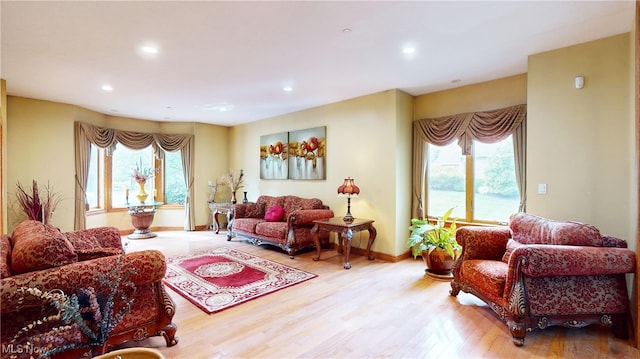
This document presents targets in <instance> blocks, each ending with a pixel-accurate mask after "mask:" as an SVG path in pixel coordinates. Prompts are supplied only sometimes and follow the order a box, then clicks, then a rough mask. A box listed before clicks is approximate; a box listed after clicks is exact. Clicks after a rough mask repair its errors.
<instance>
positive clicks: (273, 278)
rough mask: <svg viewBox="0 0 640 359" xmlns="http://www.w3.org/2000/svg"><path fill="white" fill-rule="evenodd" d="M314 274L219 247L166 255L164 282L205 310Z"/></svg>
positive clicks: (223, 307)
mask: <svg viewBox="0 0 640 359" xmlns="http://www.w3.org/2000/svg"><path fill="white" fill-rule="evenodd" d="M315 277H316V275H315V274H312V273H308V272H305V271H301V270H299V269H295V268H292V267H289V266H286V265H284V264H280V263H276V262H273V261H270V260H268V259H263V258H260V257H256V256H254V255H251V254H249V253H245V252H242V251H239V250H237V249H232V248H227V247H222V248H215V249H210V250H207V251H206V252H199V253H196V254H193V255H189V256H183V257H175V258H167V273H166V275H165V277H164V283H165V284H166V285H167V286H169V287H170V288H171V289H173V290H175V291H176V292H177V293H178V294H180V295H182V296H183V297H185V298H186V299H187V300H189V301H190V302H191V303H193V304H195V305H196V306H198V307H199V308H200V309H202V310H204V311H205V312H207V313H215V312H219V311H221V310H224V309H227V308H229V307H232V306H234V305H238V304H240V303H244V302H246V301H249V300H252V299H255V298H258V297H260V296H263V295H265V294H269V293H273V292H275V291H278V290H280V289H283V288H286V287H289V286H292V285H294V284H298V283H302V282H304V281H306V280H309V279H312V278H315Z"/></svg>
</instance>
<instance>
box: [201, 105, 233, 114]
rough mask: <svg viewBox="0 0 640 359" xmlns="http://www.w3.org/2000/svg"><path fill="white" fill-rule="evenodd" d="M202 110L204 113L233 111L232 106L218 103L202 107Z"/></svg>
mask: <svg viewBox="0 0 640 359" xmlns="http://www.w3.org/2000/svg"><path fill="white" fill-rule="evenodd" d="M202 109H203V110H205V111H220V112H227V111H231V110H233V105H229V104H227V103H219V104H213V103H207V104H204V105H203V106H202Z"/></svg>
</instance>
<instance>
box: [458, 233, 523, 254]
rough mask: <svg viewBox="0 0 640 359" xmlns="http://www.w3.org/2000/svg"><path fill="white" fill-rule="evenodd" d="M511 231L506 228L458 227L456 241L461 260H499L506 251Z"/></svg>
mask: <svg viewBox="0 0 640 359" xmlns="http://www.w3.org/2000/svg"><path fill="white" fill-rule="evenodd" d="M509 238H511V231H510V230H509V228H507V227H473V226H467V227H460V228H458V230H457V231H456V241H457V242H458V244H460V246H462V253H461V254H460V258H461V260H470V259H489V260H500V259H501V258H502V256H503V255H504V252H505V251H506V249H507V242H508V241H509Z"/></svg>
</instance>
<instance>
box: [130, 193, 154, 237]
mask: <svg viewBox="0 0 640 359" xmlns="http://www.w3.org/2000/svg"><path fill="white" fill-rule="evenodd" d="M161 204H162V203H160V202H153V203H149V204H131V203H129V204H127V208H128V209H129V215H130V216H131V224H132V225H133V228H135V230H134V231H133V233H131V234H130V235H128V236H127V238H129V239H147V238H153V237H157V236H158V235H157V234H155V233H153V232H151V231H150V230H149V227H150V226H151V223H153V216H154V215H155V213H156V206H159V205H161Z"/></svg>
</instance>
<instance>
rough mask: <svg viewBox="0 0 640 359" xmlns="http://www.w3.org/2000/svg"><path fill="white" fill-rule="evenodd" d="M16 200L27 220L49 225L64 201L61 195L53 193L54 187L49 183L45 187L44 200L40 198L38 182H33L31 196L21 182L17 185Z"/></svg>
mask: <svg viewBox="0 0 640 359" xmlns="http://www.w3.org/2000/svg"><path fill="white" fill-rule="evenodd" d="M17 187H18V188H17V191H16V198H17V200H18V204H19V205H20V208H21V209H22V211H23V212H24V213H25V214H26V215H27V219H31V220H35V221H40V222H42V223H49V222H50V221H51V217H52V216H53V212H54V211H55V210H56V207H57V206H58V204H59V203H60V201H61V200H62V197H61V196H60V194H58V193H55V192H54V191H53V187H52V186H50V185H49V183H47V185H46V186H45V187H44V189H45V191H44V192H45V194H44V198H41V197H40V192H41V191H40V190H39V189H38V181H36V180H33V183H32V186H31V194H29V193H27V190H26V189H25V188H24V187H23V186H22V184H21V183H20V182H18V184H17Z"/></svg>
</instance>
